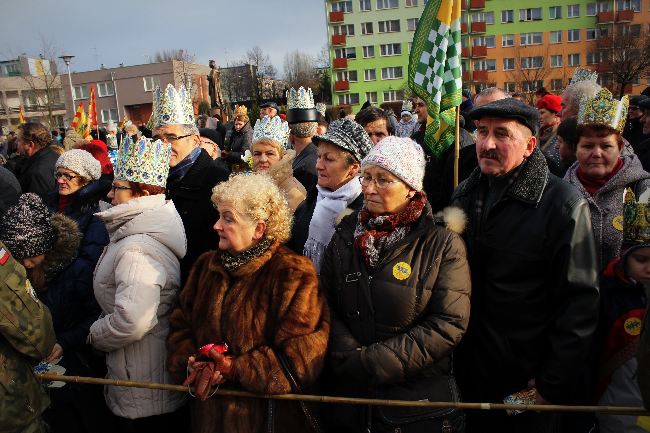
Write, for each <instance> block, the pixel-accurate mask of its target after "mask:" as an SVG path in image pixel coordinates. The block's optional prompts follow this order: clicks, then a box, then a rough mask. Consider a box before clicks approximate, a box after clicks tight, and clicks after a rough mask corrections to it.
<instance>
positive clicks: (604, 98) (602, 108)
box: [578, 89, 630, 133]
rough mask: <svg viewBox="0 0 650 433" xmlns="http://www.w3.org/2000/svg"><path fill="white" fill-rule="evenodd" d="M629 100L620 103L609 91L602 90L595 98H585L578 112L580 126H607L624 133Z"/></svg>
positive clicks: (625, 99)
mask: <svg viewBox="0 0 650 433" xmlns="http://www.w3.org/2000/svg"><path fill="white" fill-rule="evenodd" d="M629 104H630V101H629V98H628V97H627V95H626V96H623V99H621V100H620V101H618V100H616V99H614V98H613V97H612V93H611V92H610V91H609V90H607V89H602V90H601V91H600V92H598V93H596V96H594V97H593V98H583V99H582V101H581V102H580V110H579V111H578V125H605V126H609V127H610V128H612V129H616V130H617V131H618V132H620V133H622V132H623V128H625V121H626V119H627V107H628V105H629Z"/></svg>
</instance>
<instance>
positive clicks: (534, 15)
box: [519, 8, 542, 21]
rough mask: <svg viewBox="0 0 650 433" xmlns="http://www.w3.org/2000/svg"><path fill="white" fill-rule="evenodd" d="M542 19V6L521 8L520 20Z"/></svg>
mask: <svg viewBox="0 0 650 433" xmlns="http://www.w3.org/2000/svg"><path fill="white" fill-rule="evenodd" d="M541 19H542V8H528V9H519V21H538V20H541Z"/></svg>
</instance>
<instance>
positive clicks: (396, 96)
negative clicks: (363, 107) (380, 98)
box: [384, 90, 404, 102]
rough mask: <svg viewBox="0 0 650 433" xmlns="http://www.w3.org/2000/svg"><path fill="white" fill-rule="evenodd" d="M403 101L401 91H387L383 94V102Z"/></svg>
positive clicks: (402, 92)
mask: <svg viewBox="0 0 650 433" xmlns="http://www.w3.org/2000/svg"><path fill="white" fill-rule="evenodd" d="M403 100H404V91H403V90H389V91H387V92H384V102H396V101H403Z"/></svg>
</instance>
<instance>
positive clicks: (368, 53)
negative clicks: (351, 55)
mask: <svg viewBox="0 0 650 433" xmlns="http://www.w3.org/2000/svg"><path fill="white" fill-rule="evenodd" d="M368 57H375V46H374V45H366V46H365V47H363V58H364V59H367V58H368Z"/></svg>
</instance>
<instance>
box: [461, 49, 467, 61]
mask: <svg viewBox="0 0 650 433" xmlns="http://www.w3.org/2000/svg"><path fill="white" fill-rule="evenodd" d="M461 53H462V56H463V58H464V59H466V58H468V57H469V48H467V47H463V48H462V49H461Z"/></svg>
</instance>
